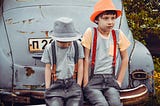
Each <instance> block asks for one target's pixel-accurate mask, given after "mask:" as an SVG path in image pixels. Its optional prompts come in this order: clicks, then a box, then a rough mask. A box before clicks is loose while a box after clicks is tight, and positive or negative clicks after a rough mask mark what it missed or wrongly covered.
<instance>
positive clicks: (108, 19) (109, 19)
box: [97, 14, 116, 32]
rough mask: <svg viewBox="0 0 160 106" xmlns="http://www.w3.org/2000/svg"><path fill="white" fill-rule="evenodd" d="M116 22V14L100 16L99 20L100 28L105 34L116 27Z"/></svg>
mask: <svg viewBox="0 0 160 106" xmlns="http://www.w3.org/2000/svg"><path fill="white" fill-rule="evenodd" d="M115 20H116V15H115V14H103V15H102V16H99V18H98V20H97V22H98V27H99V28H100V29H101V30H102V31H104V32H110V31H111V30H112V28H113V27H114V24H115Z"/></svg>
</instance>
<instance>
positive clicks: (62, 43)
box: [57, 41, 72, 48]
mask: <svg viewBox="0 0 160 106" xmlns="http://www.w3.org/2000/svg"><path fill="white" fill-rule="evenodd" d="M71 43H72V42H61V41H57V45H58V46H59V47H61V48H67V47H69V46H70V45H71Z"/></svg>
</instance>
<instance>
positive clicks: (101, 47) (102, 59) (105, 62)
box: [90, 31, 119, 74]
mask: <svg viewBox="0 0 160 106" xmlns="http://www.w3.org/2000/svg"><path fill="white" fill-rule="evenodd" d="M116 33H117V34H118V32H117V31H116ZM118 43H119V38H118V36H117V50H118ZM113 45H114V43H113V38H112V33H110V36H109V37H108V38H103V37H102V35H101V34H100V32H99V31H97V48H96V61H95V68H94V74H112V73H113V68H112V62H113V55H112V54H110V52H111V51H113V47H114V46H113ZM90 59H91V56H90ZM90 61H91V60H90Z"/></svg>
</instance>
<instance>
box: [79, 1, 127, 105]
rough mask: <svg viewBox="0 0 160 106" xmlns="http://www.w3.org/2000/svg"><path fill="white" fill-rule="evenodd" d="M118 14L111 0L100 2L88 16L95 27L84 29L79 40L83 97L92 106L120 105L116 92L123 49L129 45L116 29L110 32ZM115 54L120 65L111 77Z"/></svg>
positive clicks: (123, 62) (123, 64)
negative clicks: (82, 67) (82, 55)
mask: <svg viewBox="0 0 160 106" xmlns="http://www.w3.org/2000/svg"><path fill="white" fill-rule="evenodd" d="M120 15H121V11H120V10H117V9H116V8H115V6H114V4H113V3H112V0H100V1H99V2H97V3H96V4H95V6H94V12H93V14H92V15H91V17H90V20H91V21H92V22H94V23H96V24H97V25H98V27H97V28H94V29H93V28H88V29H87V30H86V32H85V33H84V36H83V38H82V45H83V46H84V48H85V49H84V53H85V60H84V79H83V84H84V95H85V97H86V99H87V100H88V101H89V102H90V103H91V104H92V105H94V106H122V103H121V102H120V95H119V91H118V90H119V89H120V87H121V84H122V81H123V79H124V76H125V71H126V68H127V65H128V53H127V48H128V47H129V46H130V42H129V40H128V39H127V38H126V36H125V35H124V34H123V32H122V31H121V30H120V29H114V30H113V27H114V24H115V20H116V18H117V17H119V16H120ZM92 29H93V30H92ZM118 53H120V56H121V65H120V68H119V71H118V74H115V63H116V58H117V56H118ZM116 68H117V67H116ZM90 70H91V71H90ZM89 74H90V75H89ZM89 76H90V77H89Z"/></svg>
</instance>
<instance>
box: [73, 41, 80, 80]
mask: <svg viewBox="0 0 160 106" xmlns="http://www.w3.org/2000/svg"><path fill="white" fill-rule="evenodd" d="M73 45H74V49H75V56H74V64H75V65H74V74H73V78H74V79H76V78H77V72H78V58H79V50H78V44H77V41H73Z"/></svg>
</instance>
